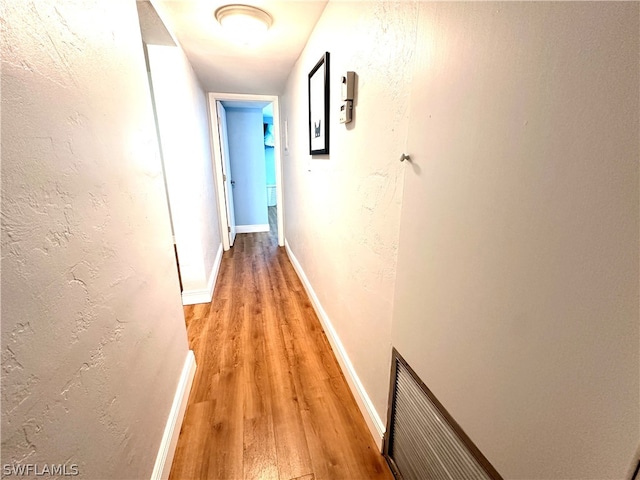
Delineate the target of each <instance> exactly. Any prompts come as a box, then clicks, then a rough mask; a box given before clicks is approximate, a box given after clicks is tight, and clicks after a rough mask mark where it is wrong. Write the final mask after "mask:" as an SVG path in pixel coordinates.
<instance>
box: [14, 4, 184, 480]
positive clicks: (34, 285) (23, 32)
mask: <svg viewBox="0 0 640 480" xmlns="http://www.w3.org/2000/svg"><path fill="white" fill-rule="evenodd" d="M3 9H4V12H3V15H2V16H3V20H4V22H3V41H2V236H1V239H2V307H1V311H2V463H3V464H4V463H11V462H22V463H38V464H39V465H40V466H42V465H44V464H52V463H53V464H56V463H64V462H67V464H69V465H70V464H77V465H78V466H79V472H80V475H79V477H80V478H148V477H149V476H150V475H151V471H152V468H153V465H154V461H155V458H156V454H157V452H158V446H159V444H160V439H161V437H162V433H163V429H164V426H165V422H166V420H167V416H168V414H169V410H170V408H171V404H172V401H173V397H174V393H175V389H176V386H177V384H178V377H179V376H180V373H181V370H182V367H183V363H184V360H185V357H186V355H187V348H188V347H187V338H186V333H185V327H184V319H183V314H182V308H181V302H180V292H179V286H178V280H177V276H176V273H175V261H174V258H173V251H172V245H171V233H170V227H169V220H168V213H167V207H166V200H165V198H164V187H163V181H162V172H161V168H160V160H159V155H158V149H157V140H156V134H155V128H154V122H153V116H152V109H151V102H150V96H149V87H148V82H147V76H146V71H145V64H144V57H143V51H142V42H141V38H140V29H139V26H138V19H137V14H136V6H135V2H133V1H129V2H107V3H105V2H99V1H93V0H83V1H81V2H57V1H45V0H42V1H40V0H39V1H37V2H36V1H24V2H22V1H21V2H5V3H4V4H3Z"/></svg>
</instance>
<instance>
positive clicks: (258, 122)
mask: <svg viewBox="0 0 640 480" xmlns="http://www.w3.org/2000/svg"><path fill="white" fill-rule="evenodd" d="M225 110H226V112H227V138H228V139H229V166H230V168H231V178H232V179H233V181H234V182H235V185H234V186H233V208H234V212H235V219H236V225H237V226H239V225H266V224H268V223H269V218H268V214H267V189H266V185H267V180H266V163H265V157H264V155H265V152H264V134H263V131H264V127H263V123H262V110H261V109H260V108H233V107H230V106H228V107H225Z"/></svg>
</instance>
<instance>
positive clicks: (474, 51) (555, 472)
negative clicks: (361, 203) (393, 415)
mask: <svg viewBox="0 0 640 480" xmlns="http://www.w3.org/2000/svg"><path fill="white" fill-rule="evenodd" d="M638 5H639V4H638V3H637V2H635V3H630V2H629V3H617V4H616V3H607V2H604V3H596V2H588V3H587V2H585V3H582V2H579V3H555V2H551V3H537V2H530V3H528V2H525V3H507V4H503V5H499V7H496V5H492V4H482V3H478V4H471V3H470V4H456V3H441V4H435V3H421V4H420V16H419V31H418V36H417V38H418V39H419V43H418V47H417V52H416V63H415V69H414V75H413V84H414V85H413V91H412V96H411V107H412V110H411V115H410V129H409V139H408V151H409V153H411V155H412V159H413V165H407V166H406V168H407V171H406V173H405V187H404V200H403V211H402V226H401V233H400V253H399V260H398V270H397V286H396V300H395V313H394V323H393V335H392V339H393V343H394V346H396V347H397V348H398V350H399V351H400V352H401V353H402V354H403V355H404V356H405V358H406V359H407V361H408V362H409V363H410V364H411V365H412V366H413V368H414V369H415V370H416V372H417V373H418V374H419V375H420V377H421V378H422V380H423V381H424V382H425V383H426V384H427V385H428V386H429V387H430V388H431V390H432V391H433V392H434V394H435V395H436V396H437V397H438V398H439V400H440V401H441V402H442V403H443V404H444V405H445V406H446V407H447V409H448V410H449V412H450V413H451V414H452V416H453V417H454V418H455V419H456V420H457V421H458V423H459V424H460V425H461V426H462V428H463V429H464V430H465V431H466V433H467V434H468V435H469V436H470V437H471V438H472V439H473V440H474V442H475V443H476V445H477V446H478V448H480V450H481V451H483V452H484V454H485V455H486V456H487V457H488V458H489V460H490V461H491V462H492V463H493V464H494V466H495V467H496V468H497V470H498V471H499V472H500V473H501V474H502V475H503V476H504V477H505V478H536V479H543V478H546V479H559V478H575V479H586V478H619V479H621V478H629V477H628V476H626V472H627V469H628V468H629V467H630V465H631V460H632V457H633V454H634V451H635V447H636V445H638V442H639V440H640V429H639V422H640V397H639V390H640V370H639V368H638V367H639V361H640V358H639V355H638V346H639V341H640V338H639V335H638V333H639V318H640V312H639V310H638V288H639V285H638V281H639V271H638V261H639V238H638V232H639V228H640V224H639V221H638V212H639V210H638V195H639V188H638V161H639V158H640V156H639V153H640V151H639V147H640V135H639V132H640V130H639V129H640V123H639V115H640V104H639V102H638V87H639V86H640V75H639V68H640V63H639V59H640V48H639V43H640V24H639V10H638Z"/></svg>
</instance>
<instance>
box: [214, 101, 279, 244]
mask: <svg viewBox="0 0 640 480" xmlns="http://www.w3.org/2000/svg"><path fill="white" fill-rule="evenodd" d="M209 110H210V114H211V133H212V135H211V136H212V140H213V150H214V164H215V165H214V169H215V172H216V184H217V191H218V208H219V213H220V227H221V232H222V243H223V247H224V249H225V250H228V249H229V248H230V247H231V246H233V243H234V241H235V237H236V234H238V233H253V232H268V231H271V232H272V235H274V236H275V234H277V238H278V245H279V246H284V215H283V211H282V208H279V207H280V206H281V205H282V196H283V192H282V181H281V178H282V167H281V155H280V132H279V108H278V97H276V96H269V95H239V94H218V93H210V94H209Z"/></svg>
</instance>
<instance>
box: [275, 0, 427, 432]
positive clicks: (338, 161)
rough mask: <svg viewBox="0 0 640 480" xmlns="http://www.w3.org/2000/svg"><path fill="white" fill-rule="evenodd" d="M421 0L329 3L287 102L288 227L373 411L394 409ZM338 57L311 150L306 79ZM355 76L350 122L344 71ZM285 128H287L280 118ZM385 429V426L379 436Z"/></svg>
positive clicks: (295, 72) (294, 75) (288, 90)
mask: <svg viewBox="0 0 640 480" xmlns="http://www.w3.org/2000/svg"><path fill="white" fill-rule="evenodd" d="M416 14H417V7H416V5H415V4H414V3H411V2H396V3H388V2H329V3H328V4H327V6H326V8H325V10H324V13H323V14H322V16H321V18H320V19H319V21H318V23H317V25H316V28H315V30H314V32H313V34H312V35H311V38H310V39H309V42H308V44H307V46H306V48H305V49H304V51H303V52H302V54H301V55H300V58H299V59H298V61H297V63H296V65H295V68H294V69H293V71H292V73H291V75H290V76H289V79H288V82H287V85H286V89H285V94H284V95H283V97H282V100H281V112H282V115H281V122H282V123H283V124H284V122H287V128H288V132H286V133H285V134H286V135H287V138H288V143H289V148H288V150H287V149H283V170H284V173H283V179H284V180H283V182H284V186H285V192H286V196H285V212H286V225H285V235H286V239H287V243H288V245H289V246H290V248H291V251H292V252H293V253H294V255H295V256H296V258H297V259H298V261H299V263H300V265H301V267H302V269H303V270H304V272H305V274H306V276H307V277H308V279H309V282H310V283H311V285H312V287H313V289H314V291H315V293H316V294H317V297H318V299H319V301H320V303H321V304H322V306H323V308H324V310H325V311H326V313H327V316H328V317H329V319H330V321H331V323H332V325H333V327H334V328H335V331H336V333H337V335H338V337H339V338H340V340H341V342H342V344H343V346H344V350H345V352H346V354H347V356H348V358H349V361H350V363H351V364H352V365H353V368H354V371H355V372H356V373H357V375H358V377H359V380H360V381H361V383H362V385H363V387H364V390H365V391H366V395H367V396H368V397H369V399H370V401H371V403H372V405H373V407H374V409H375V411H376V414H377V417H378V419H377V422H378V424H379V425H378V428H379V429H381V428H383V427H382V425H383V424H382V422H383V419H385V418H386V408H387V400H388V398H387V391H388V387H389V364H390V356H391V318H392V305H393V292H394V282H395V272H396V256H397V249H398V230H399V225H400V207H401V201H402V183H403V169H404V166H403V165H402V164H401V163H400V162H399V161H398V159H399V157H400V154H401V153H402V152H403V150H404V145H405V140H406V131H407V116H406V114H407V111H408V107H409V104H408V91H409V87H410V73H411V72H410V69H408V67H407V66H408V65H410V64H411V60H412V52H413V48H414V47H413V43H414V41H415V39H414V36H415V31H416ZM325 51H329V52H330V54H331V59H330V73H331V78H330V82H331V83H330V87H331V112H330V121H329V128H330V139H331V145H330V152H331V153H330V155H325V156H319V157H311V156H310V155H309V136H308V132H307V125H308V123H309V116H308V115H309V112H308V96H307V78H308V74H309V71H310V70H311V69H312V68H313V67H314V65H315V64H316V63H317V62H318V60H319V59H320V57H321V56H322V55H323V54H324V52H325ZM347 70H351V71H355V72H356V74H357V86H356V100H355V102H354V120H353V122H352V123H351V124H348V125H344V124H340V123H339V121H338V117H339V105H340V76H341V75H342V74H343V73H344V72H345V71H347ZM283 132H284V126H283ZM381 433H382V432H380V434H381Z"/></svg>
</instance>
